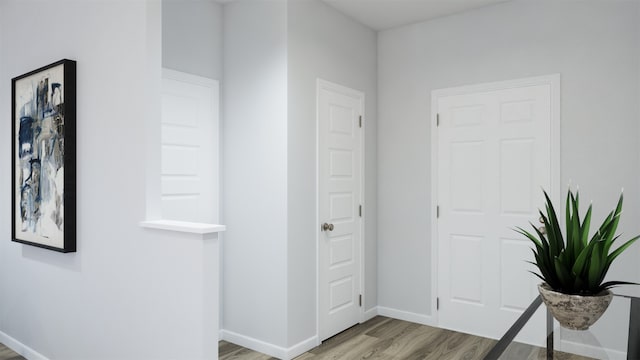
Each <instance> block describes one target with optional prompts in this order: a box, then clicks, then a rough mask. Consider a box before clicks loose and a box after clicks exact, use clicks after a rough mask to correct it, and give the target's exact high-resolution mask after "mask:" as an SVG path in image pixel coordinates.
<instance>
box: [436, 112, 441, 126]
mask: <svg viewBox="0 0 640 360" xmlns="http://www.w3.org/2000/svg"><path fill="white" fill-rule="evenodd" d="M438 126H440V114H439V113H438V114H436V127H438Z"/></svg>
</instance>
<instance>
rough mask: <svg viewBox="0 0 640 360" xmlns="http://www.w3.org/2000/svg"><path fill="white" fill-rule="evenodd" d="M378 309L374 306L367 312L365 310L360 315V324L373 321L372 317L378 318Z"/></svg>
mask: <svg viewBox="0 0 640 360" xmlns="http://www.w3.org/2000/svg"><path fill="white" fill-rule="evenodd" d="M378 315H379V314H378V307H377V306H374V307H372V308H371V309H369V310H365V312H364V314H363V315H362V322H365V321H368V320H371V319H373V318H374V317H376V316H378Z"/></svg>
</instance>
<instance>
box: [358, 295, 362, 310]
mask: <svg viewBox="0 0 640 360" xmlns="http://www.w3.org/2000/svg"><path fill="white" fill-rule="evenodd" d="M358 304H359V305H360V307H362V294H360V296H359V297H358Z"/></svg>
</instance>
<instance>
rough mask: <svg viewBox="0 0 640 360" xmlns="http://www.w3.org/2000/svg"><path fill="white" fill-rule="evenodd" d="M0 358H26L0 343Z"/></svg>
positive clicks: (4, 359) (3, 359) (9, 359)
mask: <svg viewBox="0 0 640 360" xmlns="http://www.w3.org/2000/svg"><path fill="white" fill-rule="evenodd" d="M0 360H26V359H25V358H23V357H22V356H20V355H18V354H16V353H15V352H13V350H11V349H9V348H8V347H6V346H4V345H3V344H0Z"/></svg>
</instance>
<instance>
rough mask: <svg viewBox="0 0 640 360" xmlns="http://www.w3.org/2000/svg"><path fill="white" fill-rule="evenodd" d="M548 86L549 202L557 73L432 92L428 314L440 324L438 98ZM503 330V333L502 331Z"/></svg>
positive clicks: (556, 143)
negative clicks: (429, 312) (429, 292)
mask: <svg viewBox="0 0 640 360" xmlns="http://www.w3.org/2000/svg"><path fill="white" fill-rule="evenodd" d="M536 85H549V86H550V87H551V136H550V139H549V140H550V145H551V169H550V170H551V189H548V192H549V196H550V197H551V199H552V200H554V201H558V200H559V199H560V187H561V186H560V179H561V178H560V74H552V75H544V76H536V77H530V78H522V79H515V80H507V81H499V82H492V83H484V84H475V85H466V86H458V87H452V88H446V89H438V90H433V91H431V314H432V320H433V322H434V323H435V324H439V317H438V309H437V297H438V277H439V274H438V250H439V249H438V218H437V206H438V196H437V195H438V159H439V156H438V130H437V123H436V122H437V118H436V117H437V114H438V100H439V99H440V98H441V97H445V96H452V95H464V94H470V93H477V92H488V91H496V90H507V89H513V88H520V87H525V86H536ZM505 331H506V330H505Z"/></svg>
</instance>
